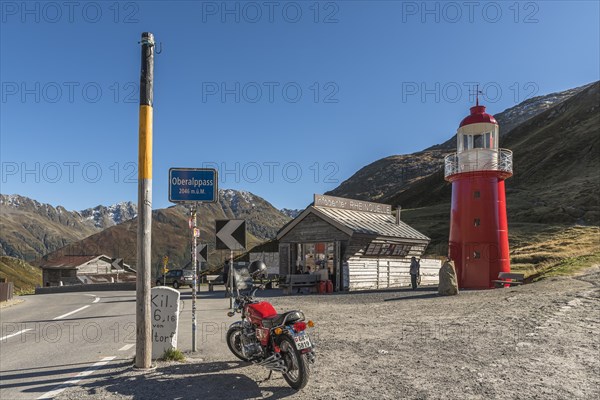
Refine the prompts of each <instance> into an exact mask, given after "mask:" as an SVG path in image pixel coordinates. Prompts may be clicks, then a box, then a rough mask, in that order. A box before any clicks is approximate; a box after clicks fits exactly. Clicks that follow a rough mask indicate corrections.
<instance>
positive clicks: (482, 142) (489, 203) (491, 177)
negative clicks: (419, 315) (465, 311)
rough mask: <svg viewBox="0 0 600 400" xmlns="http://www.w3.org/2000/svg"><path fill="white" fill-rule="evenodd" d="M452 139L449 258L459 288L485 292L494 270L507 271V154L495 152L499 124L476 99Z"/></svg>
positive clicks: (448, 175) (447, 174) (509, 170)
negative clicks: (455, 141)
mask: <svg viewBox="0 0 600 400" xmlns="http://www.w3.org/2000/svg"><path fill="white" fill-rule="evenodd" d="M456 139H457V146H456V147H457V149H456V153H454V154H450V155H448V156H447V157H446V159H445V179H446V180H447V181H449V182H452V210H451V216H450V218H451V220H450V241H449V252H450V258H452V260H454V263H455V265H456V274H457V277H458V284H459V286H460V287H461V288H467V289H487V288H491V287H493V285H492V282H491V281H492V280H494V279H498V273H499V272H510V259H509V254H508V223H507V221H506V194H505V192H504V180H505V179H507V178H509V177H511V176H512V152H511V151H510V150H506V149H499V148H498V139H499V129H498V123H497V122H496V120H495V119H494V116H492V115H490V114H487V113H486V112H485V107H484V106H480V105H479V100H477V105H476V106H475V107H471V114H470V115H469V116H468V117H466V118H465V119H463V120H462V122H461V123H460V127H459V128H458V132H457V134H456Z"/></svg>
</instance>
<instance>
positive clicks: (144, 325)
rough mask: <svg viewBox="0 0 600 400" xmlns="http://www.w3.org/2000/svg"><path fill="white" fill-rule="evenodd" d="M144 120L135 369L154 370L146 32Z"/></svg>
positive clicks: (150, 61)
mask: <svg viewBox="0 0 600 400" xmlns="http://www.w3.org/2000/svg"><path fill="white" fill-rule="evenodd" d="M140 43H141V45H142V69H141V76H140V119H139V153H138V233H137V278H136V283H137V285H136V342H135V343H136V346H135V366H136V367H137V368H141V369H147V368H151V367H152V319H151V307H150V278H151V268H152V262H151V251H150V246H151V233H152V100H153V81H154V35H152V33H150V32H144V33H142V41H141V42H140Z"/></svg>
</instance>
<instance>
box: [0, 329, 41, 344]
mask: <svg viewBox="0 0 600 400" xmlns="http://www.w3.org/2000/svg"><path fill="white" fill-rule="evenodd" d="M32 329H33V328H27V329H23V330H22V331H19V332H15V333H11V334H10V335H6V336H2V337H1V338H0V342H1V341H3V340H6V339H8V338H11V337H13V336H17V335H20V334H21V333H23V332H27V331H30V330H32Z"/></svg>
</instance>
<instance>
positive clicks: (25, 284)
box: [0, 256, 42, 295]
mask: <svg viewBox="0 0 600 400" xmlns="http://www.w3.org/2000/svg"><path fill="white" fill-rule="evenodd" d="M0 277H2V278H6V280H7V281H8V282H13V284H14V286H15V289H14V290H15V294H16V295H21V294H31V293H33V292H35V287H36V286H37V285H41V284H42V270H41V269H40V268H38V267H34V266H32V265H29V264H28V263H27V262H25V261H22V260H19V259H16V258H13V257H8V256H2V257H0Z"/></svg>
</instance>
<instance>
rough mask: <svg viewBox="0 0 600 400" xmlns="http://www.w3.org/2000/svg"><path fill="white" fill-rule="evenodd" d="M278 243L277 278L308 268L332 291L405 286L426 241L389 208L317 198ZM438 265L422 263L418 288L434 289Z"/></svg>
mask: <svg viewBox="0 0 600 400" xmlns="http://www.w3.org/2000/svg"><path fill="white" fill-rule="evenodd" d="M277 240H278V242H279V273H280V274H281V275H287V274H297V273H305V272H307V271H308V269H309V268H310V271H311V272H312V273H316V274H319V275H320V276H321V277H322V278H323V277H324V278H328V279H329V280H331V281H332V282H333V285H334V290H335V291H345V290H361V289H383V288H393V287H402V286H408V285H409V284H410V272H409V267H410V260H411V257H413V256H415V257H417V258H421V256H422V255H423V254H424V252H425V249H426V248H427V246H428V244H429V242H430V239H429V238H428V237H427V236H425V235H423V234H422V233H421V232H419V231H417V230H416V229H414V228H412V227H411V226H409V225H408V224H406V223H404V222H402V221H401V220H400V218H399V216H396V217H395V216H394V215H393V214H392V207H391V206H390V205H387V204H379V203H371V202H365V201H358V200H352V199H343V198H339V197H332V196H323V195H317V194H315V197H314V203H313V204H312V205H311V206H309V207H307V208H306V209H305V210H304V211H303V212H302V213H300V215H298V216H297V217H296V218H295V219H294V220H292V221H291V222H290V223H288V224H287V225H286V226H284V227H283V228H282V229H281V230H280V231H279V233H278V234H277ZM440 265H441V262H440V261H439V260H435V259H432V260H421V284H423V285H429V284H431V285H434V284H437V283H438V271H439V268H440Z"/></svg>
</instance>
